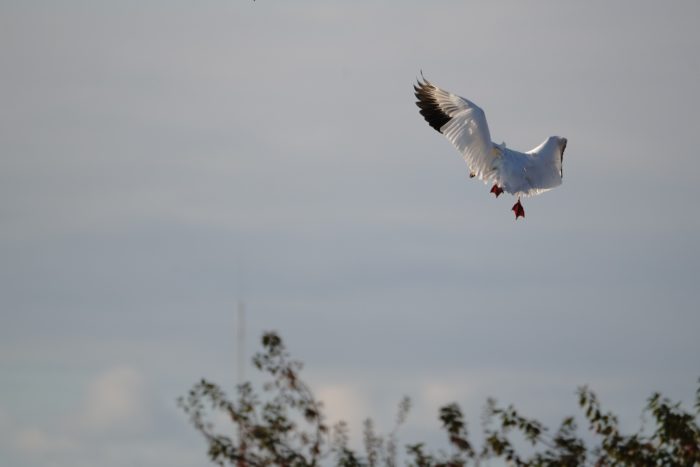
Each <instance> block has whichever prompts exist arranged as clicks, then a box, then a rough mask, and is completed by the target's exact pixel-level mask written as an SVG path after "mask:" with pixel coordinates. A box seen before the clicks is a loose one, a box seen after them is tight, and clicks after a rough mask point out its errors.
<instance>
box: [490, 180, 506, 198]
mask: <svg viewBox="0 0 700 467" xmlns="http://www.w3.org/2000/svg"><path fill="white" fill-rule="evenodd" d="M491 193H493V194H494V195H496V198H498V195H500V194H501V193H503V188H501V187H500V186H498V185H496V184H495V183H494V184H493V186H492V187H491Z"/></svg>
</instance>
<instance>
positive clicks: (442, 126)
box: [413, 78, 501, 182]
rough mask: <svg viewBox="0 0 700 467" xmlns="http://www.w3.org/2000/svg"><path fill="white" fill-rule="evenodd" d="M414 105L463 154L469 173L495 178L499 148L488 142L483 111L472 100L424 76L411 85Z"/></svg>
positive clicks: (488, 179)
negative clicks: (435, 83)
mask: <svg viewBox="0 0 700 467" xmlns="http://www.w3.org/2000/svg"><path fill="white" fill-rule="evenodd" d="M413 88H414V89H415V91H416V98H418V101H417V102H416V105H417V106H418V107H419V108H420V113H421V115H423V118H425V120H426V121H427V122H428V124H429V125H430V126H431V127H433V128H435V129H436V130H437V131H439V132H440V133H442V134H443V135H445V137H446V138H447V139H448V140H450V142H451V143H452V144H454V145H455V147H456V148H457V150H458V151H459V152H461V153H462V156H463V157H464V160H465V161H466V162H467V165H469V170H470V171H471V174H472V176H477V177H479V178H480V179H482V180H484V181H485V182H489V181H491V180H493V179H494V178H495V177H496V171H497V168H496V165H497V164H496V161H497V159H498V158H499V157H500V154H501V151H500V150H499V148H497V147H495V146H494V145H493V143H492V142H491V135H490V133H489V126H488V124H487V123H486V114H484V111H483V110H481V108H480V107H479V106H477V105H476V104H474V103H473V102H471V101H469V100H467V99H465V98H463V97H459V96H457V95H456V94H452V93H451V92H448V91H445V90H443V89H440V88H439V87H437V86H435V85H434V84H432V83H431V82H430V81H428V80H426V79H425V78H423V81H421V80H418V84H417V85H415V86H413Z"/></svg>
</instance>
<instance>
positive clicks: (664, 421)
mask: <svg viewBox="0 0 700 467" xmlns="http://www.w3.org/2000/svg"><path fill="white" fill-rule="evenodd" d="M253 365H254V366H255V367H256V368H257V369H258V370H259V371H261V372H263V373H265V374H267V375H268V376H269V377H270V380H269V381H267V382H266V383H265V384H264V385H263V388H262V391H261V392H259V393H258V392H256V391H255V390H254V389H253V387H252V385H251V384H250V383H245V384H242V385H240V386H238V388H237V393H238V394H237V398H236V400H235V401H233V400H231V399H229V398H228V397H227V396H226V394H225V393H224V392H223V391H222V390H221V388H219V386H217V385H216V384H214V383H211V382H209V381H206V380H204V379H202V380H201V381H200V382H199V383H197V384H195V385H194V387H193V388H192V389H191V390H190V391H189V393H188V394H187V396H185V397H181V398H180V399H178V404H179V405H180V407H182V409H183V410H184V411H185V413H187V414H188V415H189V418H190V421H191V422H192V424H193V425H194V427H195V429H196V430H197V431H199V432H200V433H201V434H202V435H203V436H204V438H205V439H206V441H207V444H208V447H209V448H208V454H209V458H210V459H211V460H212V461H213V462H215V463H217V464H219V465H221V466H225V465H232V466H238V467H262V466H285V467H287V466H288V467H315V466H321V465H336V466H338V467H375V466H386V467H395V466H397V465H398V463H399V460H398V459H399V453H398V449H399V447H398V446H399V444H398V439H397V432H398V429H399V427H400V426H401V425H402V424H403V423H404V422H405V420H406V417H407V416H408V413H409V411H410V406H411V403H410V400H409V399H408V398H407V397H404V398H403V399H402V400H401V402H400V404H399V409H398V414H397V418H396V422H395V425H394V428H393V429H392V431H391V432H390V433H389V434H388V435H386V436H381V435H379V434H377V433H376V432H375V429H374V423H373V422H372V420H371V419H367V420H366V421H365V423H364V432H363V449H364V452H356V451H355V450H353V449H351V448H350V447H349V433H348V427H347V424H346V423H344V422H342V421H341V422H338V423H336V424H335V425H334V426H332V427H331V426H329V425H328V423H327V421H326V417H325V415H324V413H323V404H322V402H321V401H319V400H317V399H316V398H315V397H314V395H313V393H312V392H311V389H310V388H309V387H308V385H307V384H306V383H305V382H304V381H302V380H301V378H300V372H301V369H302V364H301V363H300V362H299V361H297V360H294V359H292V358H291V356H290V354H289V352H288V351H287V349H286V347H285V346H284V343H283V342H282V339H281V338H280V337H279V335H277V334H276V333H274V332H268V333H265V334H264V335H263V336H262V351H260V352H258V353H257V354H256V355H255V356H254V358H253ZM578 403H579V406H580V408H581V410H582V411H583V414H584V417H585V420H586V421H587V425H588V430H589V432H590V433H591V434H592V438H593V440H594V441H593V442H589V444H587V443H586V442H584V440H583V438H582V437H581V436H580V435H578V434H577V429H578V427H577V425H576V422H575V420H574V418H573V417H567V418H564V420H563V421H562V422H561V424H560V426H559V428H558V429H557V430H556V431H553V432H552V431H550V430H549V429H548V428H547V427H545V426H544V425H543V424H542V423H540V422H538V421H537V420H535V419H530V418H526V417H524V416H523V415H521V414H520V413H519V412H518V411H517V410H516V409H515V408H514V407H513V406H508V407H505V408H504V407H500V406H499V405H498V404H497V403H496V401H495V400H493V399H489V400H488V401H487V405H486V417H485V423H484V426H483V434H484V437H483V438H484V441H483V443H482V446H480V447H477V446H474V445H473V444H472V441H470V438H469V433H468V431H467V423H466V421H465V419H464V415H463V413H462V410H461V408H460V407H459V405H458V404H456V403H451V404H448V405H446V406H444V407H442V408H441V409H440V411H439V414H438V418H439V420H440V422H441V424H442V429H443V430H444V431H445V434H446V435H447V440H448V441H449V446H450V450H449V452H444V451H438V452H433V451H431V450H429V449H428V448H427V447H426V446H425V443H416V444H409V445H406V446H405V456H403V459H405V460H404V463H405V465H407V466H410V467H413V466H415V467H466V466H478V465H480V463H482V462H484V461H486V460H489V459H501V460H505V461H506V462H507V463H508V464H510V465H515V466H519V467H550V466H551V467H554V466H595V467H607V466H688V467H691V466H700V428H699V427H698V415H700V387H699V388H698V390H697V392H696V401H695V404H694V405H695V407H694V409H695V411H694V413H691V412H687V411H685V410H684V409H683V408H681V406H680V404H679V403H672V402H671V401H670V400H669V399H667V398H665V397H663V396H662V395H661V394H658V393H655V394H653V395H652V396H651V397H650V398H649V399H648V402H647V404H646V407H645V409H644V410H645V412H646V413H648V414H649V415H650V416H651V419H652V420H653V427H654V429H653V432H650V433H646V432H645V431H643V430H641V429H640V430H639V431H638V432H636V433H633V434H624V433H622V432H621V431H620V428H619V426H618V420H617V417H616V416H615V415H614V414H613V413H612V412H606V411H604V409H603V408H602V406H601V404H600V402H599V401H598V398H597V397H596V395H595V394H594V393H593V392H592V391H591V390H590V389H589V388H587V387H581V388H579V390H578ZM216 412H219V413H223V414H225V415H226V417H227V418H228V419H229V420H230V422H231V423H232V424H233V427H234V428H235V430H230V429H229V430H226V433H228V434H223V433H221V432H220V431H218V427H216V426H215V424H214V423H213V422H212V421H211V419H212V416H213V414H214V413H216ZM232 432H233V433H236V435H231V434H230V433H232ZM514 434H517V435H519V436H520V437H521V438H524V439H525V440H526V441H527V443H529V445H531V448H529V449H527V453H524V452H523V449H522V448H520V447H518V446H516V444H517V443H514V441H513V435H514ZM589 439H590V437H589ZM521 444H522V443H521Z"/></svg>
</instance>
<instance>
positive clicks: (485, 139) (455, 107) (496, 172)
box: [414, 78, 566, 219]
mask: <svg viewBox="0 0 700 467" xmlns="http://www.w3.org/2000/svg"><path fill="white" fill-rule="evenodd" d="M414 89H415V93H416V97H417V98H418V101H417V102H416V104H417V105H418V107H419V108H420V109H421V110H420V113H421V115H423V117H424V118H425V120H426V121H427V122H428V124H429V125H430V126H431V127H433V128H434V129H435V130H437V131H439V132H440V133H442V134H443V135H445V137H446V138H447V139H448V140H449V141H450V142H451V143H452V144H453V145H454V146H455V147H456V148H457V150H458V151H459V152H460V153H461V154H462V156H463V157H464V160H465V161H466V163H467V165H468V166H469V170H470V176H471V177H477V178H479V179H481V180H483V181H484V183H493V184H494V185H493V187H492V188H491V192H492V193H494V194H495V195H496V196H498V195H499V194H501V192H503V191H506V192H508V193H511V194H513V195H515V196H517V197H518V202H517V203H516V204H515V205H514V206H513V211H514V212H515V218H516V219H517V218H518V217H521V216H522V217H525V211H524V210H523V208H522V205H521V204H520V196H532V195H537V194H539V193H542V192H545V191H547V190H551V189H552V188H554V187H556V186H559V185H561V181H562V176H563V172H562V162H563V158H564V150H565V149H566V138H561V137H559V136H550V137H549V138H547V139H546V140H545V141H544V142H543V143H542V144H540V145H539V146H537V147H536V148H534V149H531V150H530V151H528V152H519V151H514V150H512V149H508V148H506V147H505V143H503V144H496V143H494V142H493V141H491V134H490V133H489V127H488V123H486V114H484V111H483V110H482V109H481V108H480V107H479V106H477V105H476V104H474V103H473V102H471V101H469V100H468V99H465V98H463V97H459V96H457V95H456V94H452V93H451V92H449V91H445V90H443V89H440V88H439V87H437V86H435V85H433V84H432V83H431V82H430V81H428V80H426V79H425V78H423V80H422V81H421V80H419V81H418V84H417V85H416V86H414Z"/></svg>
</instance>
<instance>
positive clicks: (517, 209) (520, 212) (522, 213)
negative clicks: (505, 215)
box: [511, 198, 525, 221]
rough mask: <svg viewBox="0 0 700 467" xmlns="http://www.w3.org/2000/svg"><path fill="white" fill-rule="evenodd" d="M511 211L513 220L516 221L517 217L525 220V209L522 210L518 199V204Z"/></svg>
mask: <svg viewBox="0 0 700 467" xmlns="http://www.w3.org/2000/svg"><path fill="white" fill-rule="evenodd" d="M511 210H512V211H513V212H514V213H515V220H516V221H517V220H518V217H522V218H523V219H524V218H525V209H523V205H522V204H520V198H518V202H517V203H515V204H514V205H513V207H512V208H511Z"/></svg>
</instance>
